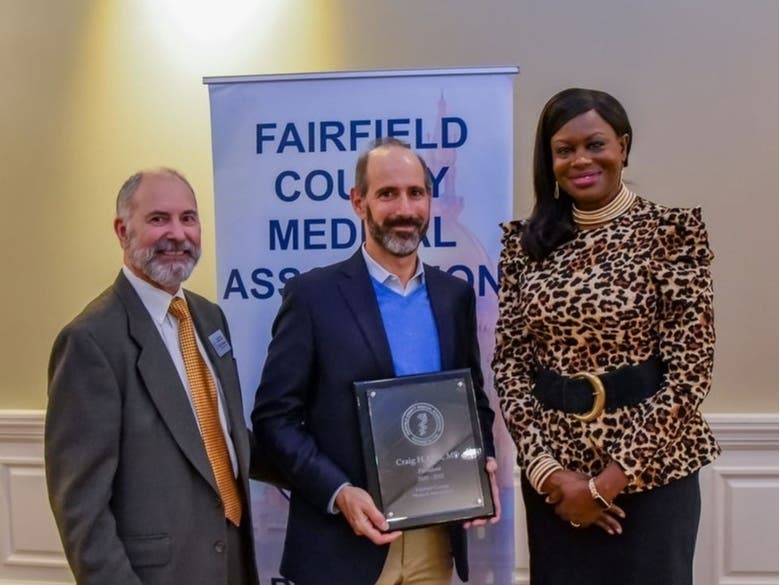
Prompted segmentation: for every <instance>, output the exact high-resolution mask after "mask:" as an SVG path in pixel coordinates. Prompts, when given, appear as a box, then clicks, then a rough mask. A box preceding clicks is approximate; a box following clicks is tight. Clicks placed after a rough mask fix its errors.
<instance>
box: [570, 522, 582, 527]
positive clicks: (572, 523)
mask: <svg viewBox="0 0 780 585" xmlns="http://www.w3.org/2000/svg"><path fill="white" fill-rule="evenodd" d="M569 524H571V525H572V526H574V528H580V527H581V526H582V524H579V523H577V522H569Z"/></svg>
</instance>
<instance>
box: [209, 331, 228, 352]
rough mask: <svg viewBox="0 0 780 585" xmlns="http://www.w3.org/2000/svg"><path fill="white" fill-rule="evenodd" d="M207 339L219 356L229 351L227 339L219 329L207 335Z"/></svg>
mask: <svg viewBox="0 0 780 585" xmlns="http://www.w3.org/2000/svg"><path fill="white" fill-rule="evenodd" d="M209 341H210V342H211V346H212V347H213V348H214V351H216V352H217V355H218V356H219V357H222V356H223V355H225V354H226V353H227V352H229V351H230V344H229V343H228V340H227V339H225V334H224V333H222V330H221V329H217V330H216V331H215V332H214V333H212V334H211V335H209Z"/></svg>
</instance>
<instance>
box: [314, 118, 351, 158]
mask: <svg viewBox="0 0 780 585" xmlns="http://www.w3.org/2000/svg"><path fill="white" fill-rule="evenodd" d="M320 132H321V135H320V152H327V150H328V142H329V141H330V142H332V143H333V145H334V146H335V147H336V148H337V149H338V150H340V151H342V152H344V151H345V150H347V149H346V148H344V143H343V142H341V137H342V136H343V135H344V124H342V123H341V122H321V123H320Z"/></svg>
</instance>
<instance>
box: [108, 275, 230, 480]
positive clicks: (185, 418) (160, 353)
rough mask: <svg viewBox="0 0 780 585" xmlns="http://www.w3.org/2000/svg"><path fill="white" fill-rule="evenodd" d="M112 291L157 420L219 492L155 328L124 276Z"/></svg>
mask: <svg viewBox="0 0 780 585" xmlns="http://www.w3.org/2000/svg"><path fill="white" fill-rule="evenodd" d="M114 287H115V290H116V291H117V294H118V295H119V298H120V299H121V300H122V303H123V304H124V306H125V310H126V311H127V316H128V328H129V330H130V336H131V337H132V338H133V339H134V340H135V342H136V343H137V344H138V346H139V347H140V353H139V357H138V371H139V372H140V374H141V378H143V381H144V383H145V385H146V389H147V390H148V391H149V395H150V396H151V398H152V401H153V402H154V404H155V406H156V407H157V410H158V412H159V413H160V417H161V418H162V419H163V421H164V422H165V424H166V425H167V426H168V428H169V429H170V431H171V434H172V435H173V438H174V439H175V440H176V442H177V443H178V445H179V447H180V448H181V450H182V452H183V453H184V455H185V456H186V457H187V459H189V460H190V462H191V463H192V465H193V466H194V467H195V469H197V470H198V471H199V472H200V474H201V475H202V476H203V477H204V478H205V479H206V480H207V481H208V482H209V483H210V484H211V485H212V486H213V488H214V489H215V490H217V491H219V490H218V489H217V485H216V482H215V480H214V473H213V472H212V470H211V464H210V463H209V460H208V456H207V455H206V449H205V447H204V446H203V439H202V438H201V435H200V431H199V430H198V425H197V422H196V421H195V414H194V413H193V412H192V407H191V406H190V403H189V400H187V396H186V390H185V389H184V387H183V386H182V383H181V379H180V378H179V373H178V372H177V371H176V366H174V364H173V361H172V360H171V356H170V354H169V353H168V349H167V348H166V347H165V344H164V343H163V341H162V338H161V337H160V333H159V331H157V327H155V325H154V322H153V321H152V318H151V317H150V316H149V312H148V311H147V310H146V307H144V305H143V303H142V302H141V299H140V298H139V297H138V294H137V293H136V292H135V289H133V286H132V285H131V284H130V283H129V282H128V281H127V279H126V278H125V277H124V275H123V274H121V273H120V274H119V277H118V278H117V279H116V282H115V283H114Z"/></svg>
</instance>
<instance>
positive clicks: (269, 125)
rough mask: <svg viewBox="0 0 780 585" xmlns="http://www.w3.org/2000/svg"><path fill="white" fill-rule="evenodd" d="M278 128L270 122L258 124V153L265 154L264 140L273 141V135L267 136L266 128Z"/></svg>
mask: <svg viewBox="0 0 780 585" xmlns="http://www.w3.org/2000/svg"><path fill="white" fill-rule="evenodd" d="M274 128H276V124H274V123H272V122H269V123H267V124H258V125H257V127H256V134H257V146H256V147H255V148H256V150H257V154H263V142H273V140H274V137H273V136H266V134H265V132H264V130H273V129H274Z"/></svg>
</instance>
